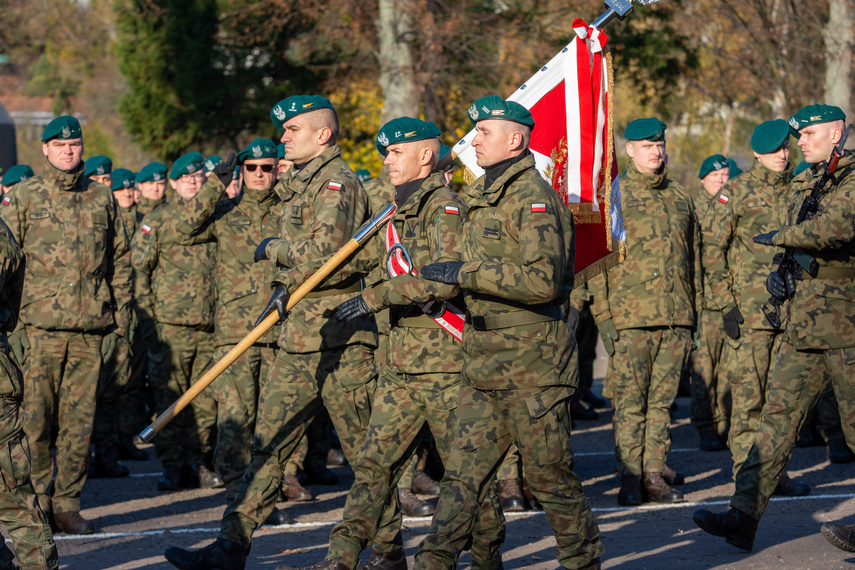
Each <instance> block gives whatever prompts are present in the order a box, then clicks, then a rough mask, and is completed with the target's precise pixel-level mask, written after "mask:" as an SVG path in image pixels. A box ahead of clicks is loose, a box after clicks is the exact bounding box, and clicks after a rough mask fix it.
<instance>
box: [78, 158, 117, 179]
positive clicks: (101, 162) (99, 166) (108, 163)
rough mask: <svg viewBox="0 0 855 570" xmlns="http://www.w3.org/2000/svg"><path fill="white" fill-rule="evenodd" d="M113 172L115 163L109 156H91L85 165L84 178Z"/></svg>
mask: <svg viewBox="0 0 855 570" xmlns="http://www.w3.org/2000/svg"><path fill="white" fill-rule="evenodd" d="M111 172H113V161H112V160H110V157H109V156H104V155H103V154H99V155H97V156H90V157H89V158H87V159H86V162H84V163H83V176H103V175H104V174H110V173H111Z"/></svg>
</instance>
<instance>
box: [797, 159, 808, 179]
mask: <svg viewBox="0 0 855 570" xmlns="http://www.w3.org/2000/svg"><path fill="white" fill-rule="evenodd" d="M811 166H812V165H811V164H810V163H809V162H807V161H804V160H803V161H801V162H800V163H799V165H798V166H797V167H795V168H794V169H793V176H798V175H799V174H801V173H802V172H804V171H805V170H807V169H808V168H810V167H811Z"/></svg>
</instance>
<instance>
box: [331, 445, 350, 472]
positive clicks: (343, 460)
mask: <svg viewBox="0 0 855 570" xmlns="http://www.w3.org/2000/svg"><path fill="white" fill-rule="evenodd" d="M347 464H348V461H347V457H345V456H344V453H342V451H341V450H340V449H335V448H332V447H330V449H329V451H327V466H328V467H341V466H342V465H347Z"/></svg>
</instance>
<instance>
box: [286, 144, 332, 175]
mask: <svg viewBox="0 0 855 570" xmlns="http://www.w3.org/2000/svg"><path fill="white" fill-rule="evenodd" d="M340 154H341V147H340V146H338V145H337V144H335V145H333V146H331V147H329V148H326V149H324V151H323V152H322V153H321V154H319V155H318V156H316V157H315V158H313V159H312V160H310V161H309V162H307V163H306V165H305V166H304V167H303V168H301V169H300V170H298V171H297V172H295V173H294V178H296V179H298V180H300V181H301V182H308V181H309V180H311V179H312V177H313V176H314V175H315V174H317V172H318V170H320V169H321V168H322V167H323V166H324V165H325V164H326V163H328V162H329V161H331V160H332V159H334V158H335V157H337V156H339V155H340Z"/></svg>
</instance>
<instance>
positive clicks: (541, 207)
mask: <svg viewBox="0 0 855 570" xmlns="http://www.w3.org/2000/svg"><path fill="white" fill-rule="evenodd" d="M531 211H532V212H545V211H546V204H544V203H543V202H535V203H534V204H532V205H531Z"/></svg>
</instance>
